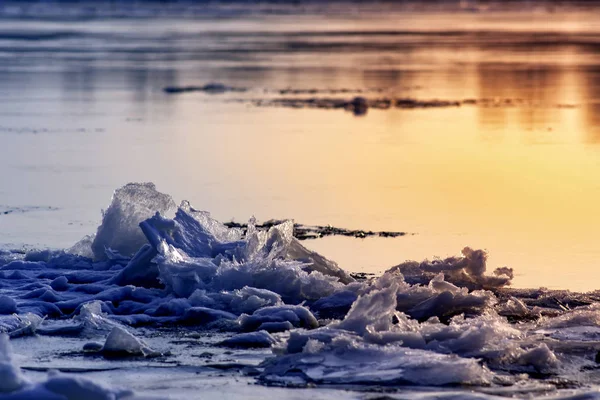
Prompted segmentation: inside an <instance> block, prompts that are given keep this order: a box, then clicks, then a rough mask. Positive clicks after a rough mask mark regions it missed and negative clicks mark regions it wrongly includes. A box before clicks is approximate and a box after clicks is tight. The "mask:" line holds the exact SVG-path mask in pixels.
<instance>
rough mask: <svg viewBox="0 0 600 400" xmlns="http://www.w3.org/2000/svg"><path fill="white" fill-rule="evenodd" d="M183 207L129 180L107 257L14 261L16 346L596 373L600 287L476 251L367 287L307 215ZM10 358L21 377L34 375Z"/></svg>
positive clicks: (323, 373) (344, 381) (6, 298)
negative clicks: (279, 217) (308, 238)
mask: <svg viewBox="0 0 600 400" xmlns="http://www.w3.org/2000/svg"><path fill="white" fill-rule="evenodd" d="M138 203H139V204H138ZM172 207H173V201H172V200H171V198H170V197H169V196H167V195H164V194H161V193H159V192H157V191H156V189H155V188H154V186H153V185H152V184H129V185H126V186H125V187H124V188H121V189H118V190H117V191H116V192H115V195H114V196H113V202H112V203H111V206H110V207H109V209H108V210H107V212H106V213H105V216H104V219H103V221H102V225H101V226H100V227H99V228H98V234H97V236H96V239H95V240H94V243H95V244H96V245H97V246H96V252H95V254H93V256H94V258H90V257H89V256H86V255H85V252H86V250H85V246H86V245H84V244H82V243H84V242H85V243H88V244H87V246H88V249H89V250H90V251H91V247H90V240H89V238H88V239H85V240H84V242H81V243H80V245H81V246H80V247H79V250H77V251H72V249H71V250H69V251H60V250H58V251H57V250H41V251H30V252H22V253H14V254H13V253H11V255H10V256H3V258H2V260H4V261H3V262H4V263H3V264H2V265H1V266H0V288H1V289H2V293H1V294H0V331H1V332H5V333H6V334H8V335H9V336H10V337H11V338H15V340H28V339H34V338H36V337H48V338H49V337H56V336H58V337H65V338H66V337H68V338H69V340H79V341H80V342H78V343H79V344H78V345H77V346H74V348H73V349H72V351H74V352H75V354H82V348H83V351H84V352H85V353H87V354H88V355H90V353H99V354H101V355H105V356H106V357H109V358H110V357H111V356H115V355H121V356H122V355H126V356H132V355H133V356H137V357H140V358H141V357H148V356H154V355H158V354H159V353H157V352H154V351H153V350H152V349H151V348H150V346H149V345H148V344H147V343H151V344H152V347H156V346H155V345H154V342H152V340H157V339H156V337H157V336H161V335H162V333H163V332H168V333H167V334H166V335H167V336H168V335H175V334H178V332H187V333H186V335H187V334H188V333H189V334H190V337H191V335H192V334H193V335H198V336H194V337H195V338H202V339H200V340H198V345H201V346H205V345H206V346H216V347H215V349H216V350H214V351H215V353H219V352H224V351H226V352H231V353H232V354H233V355H232V357H231V358H236V359H237V358H238V356H240V354H241V353H239V352H242V351H244V352H249V353H248V354H253V353H252V352H261V351H262V352H263V353H260V354H261V355H260V356H256V357H260V359H261V360H262V359H263V358H264V352H265V351H267V350H259V349H260V348H263V349H269V348H270V349H271V350H272V352H273V356H272V357H271V358H269V360H267V361H265V363H264V364H263V366H262V367H260V368H259V369H257V370H254V372H253V374H259V373H260V381H261V382H264V383H268V384H282V385H284V384H294V385H312V384H317V385H321V384H327V385H342V386H344V385H368V386H379V385H405V384H409V385H427V386H432V385H433V386H438V385H442V386H443V385H455V384H458V385H474V386H473V387H479V386H482V385H483V386H490V385H491V387H497V386H498V385H500V386H503V385H508V386H510V387H513V386H514V387H517V386H518V385H520V384H521V383H523V384H525V385H528V384H532V382H538V381H540V380H539V377H544V376H560V377H561V378H562V377H565V379H569V380H571V381H573V382H578V383H581V384H583V382H589V381H593V379H594V376H593V374H594V372H593V371H594V369H593V368H591V367H592V366H594V365H595V364H594V361H593V360H594V357H595V355H596V354H595V351H596V347H597V344H596V342H597V341H598V340H599V338H600V308H599V306H598V303H597V301H598V300H599V299H600V298H599V296H598V294H597V293H589V294H585V295H584V294H575V293H570V292H565V291H549V290H545V289H536V290H523V289H509V288H507V287H506V286H507V285H508V284H509V283H510V280H511V279H512V275H513V272H512V270H511V269H508V268H499V269H497V270H496V271H495V272H494V273H492V274H491V275H488V274H487V273H486V270H487V265H486V258H487V255H486V253H485V252H483V251H481V250H472V249H470V248H465V249H463V256H462V257H450V258H447V259H445V260H434V261H424V262H421V263H417V262H408V263H404V264H401V265H399V266H397V267H394V268H392V269H390V270H388V271H387V272H385V273H384V274H382V275H381V276H378V277H373V278H369V279H362V280H358V281H356V280H354V279H353V278H352V277H350V275H349V274H348V273H347V272H346V271H344V270H342V269H341V268H339V267H338V266H337V265H336V264H335V263H334V262H332V261H330V260H327V259H326V258H324V257H322V256H321V255H319V254H317V253H314V252H312V251H310V250H308V249H306V248H305V247H304V246H303V245H302V244H301V243H300V242H299V241H298V240H297V239H295V238H294V224H293V222H292V221H284V222H280V223H273V224H272V225H269V226H268V229H266V227H265V228H264V229H263V228H261V229H259V228H257V227H256V224H255V221H254V220H253V219H251V220H250V221H249V223H248V225H247V229H246V231H243V230H241V229H239V228H236V227H233V228H229V227H227V226H225V225H223V224H221V223H220V222H218V221H216V220H214V219H213V218H212V217H211V216H210V214H208V213H207V212H204V211H199V210H197V209H195V208H193V207H192V206H191V205H190V204H189V202H186V201H184V202H182V203H181V205H180V207H179V208H178V209H177V210H176V212H175V213H174V216H173V217H172V218H171V217H169V216H168V215H167V214H165V212H168V211H169V210H171V208H172ZM117 222H119V223H117ZM86 241H87V242H86ZM98 243H101V246H100V245H98ZM78 246H79V245H78ZM15 254H16V255H15ZM142 325H143V326H144V327H143V328H138V327H140V326H142ZM157 332H160V335H156V333H157ZM213 334H214V335H217V336H215V337H216V339H213ZM36 335H37V336H36ZM25 336H28V337H29V338H24V337H25ZM56 340H57V339H56ZM146 341H147V342H146ZM69 343H70V342H69ZM73 343H75V342H73ZM102 343H104V344H102ZM164 343H165V347H167V346H171V345H172V346H175V348H176V346H178V345H177V344H175V343H177V341H176V340H174V341H173V342H172V343H171V342H168V343H169V344H167V342H164ZM207 343H208V344H207ZM221 347H229V348H231V350H224V349H222V348H221ZM157 348H159V347H157ZM240 349H244V350H240ZM253 349H256V350H253ZM169 350H171V349H169ZM65 354H68V353H65ZM219 354H220V353H219ZM226 354H227V353H226ZM67 357H68V356H67ZM177 357H184V356H183V355H182V354H180V355H176V356H175V359H177ZM215 357H216V356H215ZM244 357H245V356H244ZM87 358H89V359H90V360H93V359H96V358H101V359H103V360H105V358H104V357H94V356H92V357H86V359H87ZM162 358H163V357H161V359H162ZM242 358H243V357H242ZM135 361H136V357H133V358H130V359H129V360H127V362H135ZM146 361H147V360H146ZM106 362H108V361H106ZM110 362H113V361H110ZM169 362H170V361H169ZM189 362H190V361H189V360H188V359H186V361H184V362H183V364H186V363H189ZM257 362H258V361H257ZM4 365H8V367H6V366H5V367H3V368H8V369H7V370H8V371H13V372H12V374H13V375H10V373H9V376H13V377H17V378H14V379H17V381H18V377H19V376H20V375H18V369H14V368H13V367H10V365H12V364H11V362H10V361H7V362H4ZM236 365H237V364H236ZM11 368H13V369H11ZM231 368H241V367H235V366H234V367H231ZM15 371H16V372H15ZM11 379H13V378H11ZM14 379H13V381H14ZM23 382H24V383H23V384H22V385H23V386H22V388H19V389H18V390H17V392H16V393H19V394H21V393H29V394H27V395H28V396H29V395H30V394H31V396H34V394H35V396H37V397H40V398H44V396H47V398H52V396H54V398H56V396H57V393H59V392H60V390H63V389H64V390H66V391H67V392H69V393H88V392H86V391H88V390H89V396H90V398H93V396H96V395H97V396H105V395H106V396H109V398H111V397H110V396H113V397H112V398H114V397H115V396H117V397H118V393H120V392H118V391H112V390H110V389H106V388H101V387H99V386H97V385H95V384H92V383H90V382H89V381H81V380H77V379H75V380H74V379H72V378H70V377H66V376H63V375H61V376H60V378H59V377H56V376H50V377H49V378H48V379H47V380H46V381H44V382H42V383H40V384H35V385H34V384H29V383H27V382H25V381H23ZM48 382H53V383H52V384H50V383H48ZM57 382H62V383H57ZM9 383H10V382H9ZM543 384H544V385H550V386H552V385H555V384H554V383H551V384H549V383H545V382H544V383H543ZM53 385H57V386H56V387H55V386H53ZM345 387H347V386H345ZM552 387H554V386H552ZM61 388H63V389H61ZM515 390H516V389H515ZM79 391H81V392H79ZM60 393H62V392H60ZM61 395H62V394H61ZM35 396H34V397H35ZM63 397H65V396H63ZM25 398H26V397H25ZM67 398H68V396H67ZM99 398H102V397H99Z"/></svg>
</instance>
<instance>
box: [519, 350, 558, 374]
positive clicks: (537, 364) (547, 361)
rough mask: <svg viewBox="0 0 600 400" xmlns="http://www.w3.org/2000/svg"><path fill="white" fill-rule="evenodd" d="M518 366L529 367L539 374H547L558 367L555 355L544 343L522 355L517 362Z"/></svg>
mask: <svg viewBox="0 0 600 400" xmlns="http://www.w3.org/2000/svg"><path fill="white" fill-rule="evenodd" d="M517 362H518V363H519V364H522V365H531V366H532V367H534V368H535V369H536V370H537V371H539V372H548V371H552V370H553V369H555V368H556V367H557V365H558V359H557V358H556V355H555V354H554V353H553V352H552V351H551V350H550V349H549V348H548V345H547V344H546V343H541V344H540V345H539V346H537V347H535V348H533V349H531V350H529V351H527V352H525V353H523V354H522V355H521V356H520V357H519V358H518V360H517Z"/></svg>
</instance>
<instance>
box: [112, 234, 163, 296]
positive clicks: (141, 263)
mask: <svg viewBox="0 0 600 400" xmlns="http://www.w3.org/2000/svg"><path fill="white" fill-rule="evenodd" d="M157 254H158V253H157V251H156V250H155V249H154V247H152V246H150V245H149V244H144V245H143V246H142V247H141V248H140V249H139V250H138V252H137V253H136V254H135V256H134V257H133V258H132V259H131V260H130V261H129V262H128V263H127V265H126V266H125V268H123V269H122V270H121V271H120V272H119V273H118V274H117V275H116V276H115V277H114V278H113V279H112V280H111V283H115V284H117V285H136V286H144V287H157V286H159V285H160V282H159V280H158V266H157V265H156V264H155V263H153V262H152V259H153V258H154V257H155V256H156V255H157Z"/></svg>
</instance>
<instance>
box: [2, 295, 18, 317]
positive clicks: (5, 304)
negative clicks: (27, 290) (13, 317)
mask: <svg viewBox="0 0 600 400" xmlns="http://www.w3.org/2000/svg"><path fill="white" fill-rule="evenodd" d="M16 312H17V302H16V301H15V300H14V299H13V298H11V297H8V296H0V314H12V313H16Z"/></svg>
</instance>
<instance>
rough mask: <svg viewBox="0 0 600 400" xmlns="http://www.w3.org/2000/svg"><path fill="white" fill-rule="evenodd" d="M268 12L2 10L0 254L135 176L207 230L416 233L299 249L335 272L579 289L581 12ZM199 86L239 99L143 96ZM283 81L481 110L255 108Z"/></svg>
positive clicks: (595, 32)
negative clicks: (202, 220)
mask: <svg viewBox="0 0 600 400" xmlns="http://www.w3.org/2000/svg"><path fill="white" fill-rule="evenodd" d="M280 7H283V11H281V10H279V11H278V12H276V13H272V12H268V11H269V10H267V11H265V9H262V8H257V9H255V10H254V11H253V12H251V13H242V12H232V11H230V12H227V10H225V11H224V10H216V11H214V10H213V12H214V13H217V15H218V16H219V18H215V14H214V13H213V14H211V15H208V16H206V15H204V16H203V15H202V13H201V12H197V13H196V15H195V16H187V17H182V16H181V15H173V14H165V15H162V16H158V17H156V16H153V17H150V18H140V17H139V16H135V17H134V16H129V17H127V16H125V17H123V16H122V15H121V16H119V17H118V18H116V17H107V18H82V17H78V16H75V17H68V18H66V17H65V18H57V17H56V16H53V17H51V18H50V17H48V16H44V17H43V18H42V17H36V16H35V15H34V16H31V15H28V16H27V18H21V17H15V16H12V15H9V14H8V13H6V12H5V13H4V14H3V17H2V19H0V141H1V143H2V144H1V145H0V169H1V171H2V173H1V174H0V212H7V211H8V213H6V214H4V215H0V242H1V243H3V244H4V245H6V246H9V247H15V246H20V245H23V244H27V245H30V246H34V247H40V246H50V247H66V246H69V245H71V244H72V243H73V242H75V241H77V240H78V239H79V238H80V237H81V236H83V235H84V234H87V233H90V232H92V231H94V229H95V227H96V226H97V224H98V222H99V219H100V210H101V209H102V208H103V207H106V205H107V204H108V201H109V198H110V195H111V193H112V191H113V190H114V189H115V188H116V187H119V186H121V185H122V184H124V183H127V182H130V181H153V182H155V183H156V184H157V187H158V188H159V189H160V190H161V191H163V192H166V193H170V194H172V195H173V196H174V197H175V198H176V199H177V200H182V199H184V198H185V199H188V200H190V201H191V202H192V204H194V205H195V206H196V207H197V208H201V209H206V210H209V211H211V212H212V213H213V215H214V216H215V217H216V218H218V219H221V220H230V219H235V220H239V221H244V220H246V219H247V218H249V217H250V216H252V215H255V216H256V217H257V218H258V219H261V220H266V219H269V218H294V219H295V220H296V221H298V222H301V223H305V224H332V225H336V226H342V227H347V228H356V229H372V230H396V231H407V232H412V233H415V235H411V236H405V237H402V238H397V239H367V240H362V241H361V240H355V239H349V238H327V239H323V240H318V241H312V242H310V243H309V244H308V245H309V246H310V247H311V248H313V249H315V250H317V251H319V252H320V253H322V254H324V255H326V256H328V257H330V258H332V259H334V260H336V261H338V263H339V264H340V266H342V267H343V268H345V269H347V270H352V271H367V272H380V271H382V270H384V269H386V268H387V267H389V266H391V265H395V264H398V263H400V262H402V261H404V260H406V259H418V260H420V259H423V258H425V257H432V256H435V255H438V256H445V255H449V254H455V253H458V252H459V251H460V250H461V249H462V247H464V246H466V245H468V246H471V247H475V248H486V249H488V250H489V252H490V263H491V264H493V265H492V266H493V267H497V266H503V265H508V266H510V267H513V268H515V270H516V271H517V276H516V278H515V281H514V284H515V285H516V286H518V287H533V286H535V287H537V286H547V287H551V288H569V289H573V290H592V289H597V284H596V281H597V278H599V276H598V275H599V274H600V272H598V271H599V269H598V268H597V263H598V260H599V259H600V250H599V249H598V246H597V238H598V237H599V234H600V217H598V213H597V210H596V209H597V205H598V204H600V184H599V183H598V182H599V181H598V177H600V162H599V160H600V158H599V157H600V52H599V51H598V50H599V48H600V23H598V22H597V18H595V15H597V14H595V13H594V10H593V9H592V10H589V9H588V10H581V9H575V8H573V9H558V10H556V9H546V8H534V9H526V10H522V11H519V12H516V11H514V10H509V11H506V10H496V9H490V10H477V11H474V10H472V9H466V10H453V11H439V10H422V9H417V10H414V9H413V10H408V9H406V8H403V9H401V10H399V9H394V8H393V7H392V8H391V9H390V7H391V6H386V8H385V9H382V10H381V11H377V10H372V9H371V10H368V12H367V10H360V11H361V12H351V11H352V8H349V9H348V10H350V11H348V12H335V11H336V10H337V11H339V9H335V8H328V9H327V10H325V11H326V12H323V10H316V11H315V10H311V8H310V7H308V8H307V9H303V10H302V12H298V9H296V8H293V9H286V8H285V7H284V6H280ZM4 11H6V10H4ZM196 11H197V10H196ZM317 11H318V14H317ZM138 12H139V10H138ZM209 82H222V83H224V84H227V85H230V86H235V87H242V88H247V89H248V90H247V91H246V92H243V93H239V92H232V93H224V94H219V95H217V94H212V95H211V94H207V93H189V94H181V95H167V94H166V93H164V92H163V90H162V89H163V88H164V87H166V86H178V85H179V86H182V85H203V84H206V83H209ZM285 88H294V89H320V90H325V89H353V90H360V91H362V93H360V95H362V96H366V97H370V98H380V97H386V96H388V97H399V98H413V99H420V100H431V99H442V100H456V101H463V100H467V99H474V100H476V101H477V102H478V104H463V105H461V106H460V107H449V108H417V109H390V110H373V109H371V110H369V111H368V112H367V114H366V115H364V116H361V117H355V116H354V115H353V114H352V113H350V112H346V111H343V110H322V109H308V108H303V109H291V108H278V107H256V106H253V105H252V102H251V101H252V100H257V99H268V98H276V97H278V96H280V95H279V94H278V93H277V92H276V90H278V89H285ZM354 95H355V94H335V95H327V94H305V95H300V96H304V97H317V98H318V97H327V96H334V97H335V96H337V97H348V98H351V97H352V96H354Z"/></svg>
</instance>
